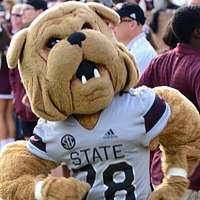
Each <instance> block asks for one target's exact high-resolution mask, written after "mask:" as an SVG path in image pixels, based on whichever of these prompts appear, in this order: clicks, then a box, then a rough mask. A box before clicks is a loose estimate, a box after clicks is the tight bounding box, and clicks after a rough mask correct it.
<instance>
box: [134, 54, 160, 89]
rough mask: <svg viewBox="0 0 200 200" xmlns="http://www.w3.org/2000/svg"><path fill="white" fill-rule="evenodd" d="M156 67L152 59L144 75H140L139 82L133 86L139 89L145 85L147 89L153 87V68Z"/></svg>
mask: <svg viewBox="0 0 200 200" xmlns="http://www.w3.org/2000/svg"><path fill="white" fill-rule="evenodd" d="M156 65H157V59H156V58H155V59H153V60H152V61H151V62H150V64H149V66H148V67H147V68H146V70H145V71H144V73H143V74H142V75H141V77H140V79H139V81H138V82H137V84H136V85H135V86H134V87H135V88H136V87H140V86H142V85H146V86H148V87H151V88H153V87H155V85H154V78H155V77H154V68H155V66H156Z"/></svg>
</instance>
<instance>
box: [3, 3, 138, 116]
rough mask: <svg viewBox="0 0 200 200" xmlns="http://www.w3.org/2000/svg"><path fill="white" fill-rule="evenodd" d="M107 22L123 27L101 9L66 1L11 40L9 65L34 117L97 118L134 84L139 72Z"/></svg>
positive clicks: (117, 20)
mask: <svg viewBox="0 0 200 200" xmlns="http://www.w3.org/2000/svg"><path fill="white" fill-rule="evenodd" d="M108 23H113V24H117V23H119V16H118V15H117V14H116V13H115V12H114V11H113V10H111V9H109V8H107V7H105V6H103V5H101V4H98V3H80V2H65V3H61V4H59V5H57V6H54V7H52V8H50V9H48V10H47V11H45V12H44V13H42V14H41V15H40V16H39V17H38V18H36V19H35V20H34V21H33V23H32V24H31V25H30V26H29V27H28V28H26V29H23V30H21V31H20V32H18V33H17V34H16V35H15V36H14V37H13V39H12V41H11V44H10V47H9V50H8V54H7V61H8V65H9V67H10V68H14V67H16V66H17V64H18V66H19V70H20V75H21V77H22V80H23V84H24V86H25V88H26V91H27V94H28V97H29V100H30V102H31V106H32V109H33V111H34V112H35V113H36V115H38V116H39V117H42V118H44V119H47V120H64V119H66V118H67V117H68V116H69V115H71V114H86V115H88V114H93V113H96V112H98V111H100V110H102V109H104V108H105V107H106V106H108V105H109V104H110V102H111V101H112V98H113V96H114V95H115V94H117V93H118V92H120V91H124V90H128V89H129V88H130V87H132V86H133V85H134V84H135V82H136V81H137V78H138V71H137V67H136V65H135V63H134V61H133V59H132V56H131V55H130V54H129V53H128V51H127V50H126V48H125V47H124V46H123V45H122V44H120V43H118V42H117V41H116V39H115V37H114V35H113V33H112V31H111V29H110V28H109V26H108Z"/></svg>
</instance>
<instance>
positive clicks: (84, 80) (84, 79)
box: [81, 75, 87, 84]
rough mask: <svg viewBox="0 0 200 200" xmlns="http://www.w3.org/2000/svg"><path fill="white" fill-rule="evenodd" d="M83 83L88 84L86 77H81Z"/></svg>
mask: <svg viewBox="0 0 200 200" xmlns="http://www.w3.org/2000/svg"><path fill="white" fill-rule="evenodd" d="M81 82H82V83H83V84H86V83H87V79H86V78H85V76H84V75H83V76H82V77H81Z"/></svg>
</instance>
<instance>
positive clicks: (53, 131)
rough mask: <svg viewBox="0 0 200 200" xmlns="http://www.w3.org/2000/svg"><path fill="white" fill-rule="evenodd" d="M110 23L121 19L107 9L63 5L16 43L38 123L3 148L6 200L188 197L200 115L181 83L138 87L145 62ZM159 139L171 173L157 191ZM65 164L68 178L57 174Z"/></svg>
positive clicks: (14, 52)
mask: <svg viewBox="0 0 200 200" xmlns="http://www.w3.org/2000/svg"><path fill="white" fill-rule="evenodd" d="M108 23H113V24H117V23H119V16H118V15H117V14H116V13H115V11H113V10H111V9H109V8H107V7H105V6H103V5H100V4H98V3H80V2H65V3H61V4H59V5H56V6H55V7H52V8H50V9H49V10H47V11H45V12H44V13H42V14H41V15H40V16H39V17H38V18H37V19H35V20H34V22H33V23H32V24H31V25H30V27H28V28H26V29H23V30H21V31H20V32H18V33H17V34H16V35H15V37H14V38H13V39H12V41H11V44H10V47H9V50H8V55H7V60H8V64H9V67H10V68H14V67H16V66H17V64H18V67H19V69H20V74H21V77H22V80H23V84H24V86H25V88H26V91H27V95H28V98H29V100H30V104H31V106H32V109H33V111H34V113H35V114H36V115H37V116H39V117H40V120H39V121H38V124H37V126H36V127H35V129H34V135H33V136H32V137H31V138H30V140H29V141H17V142H14V143H12V144H9V145H7V146H6V147H5V149H4V150H3V151H2V152H1V156H0V197H1V198H2V199H3V200H82V199H83V198H85V199H86V200H114V199H115V200H116V199H117V200H148V199H150V200H181V197H182V196H183V194H184V192H185V190H186V188H187V185H188V179H187V177H188V175H190V174H191V173H192V172H193V170H194V169H195V167H196V165H197V164H198V162H199V159H200V117H199V113H198V111H197V110H196V109H195V107H194V106H193V104H192V103H190V101H189V100H187V99H186V98H185V97H184V96H183V95H181V94H180V93H179V92H178V91H176V90H174V89H171V88H168V87H158V88H155V89H150V88H147V87H145V86H144V87H140V88H137V89H131V88H133V87H134V85H135V84H136V82H137V79H138V71H137V67H136V65H135V62H134V60H133V59H132V57H131V55H130V54H129V53H128V51H127V49H126V48H125V47H124V46H123V45H122V44H120V43H118V42H117V40H116V39H115V37H114V36H113V34H112V31H111V30H110V28H109V26H108ZM158 145H160V146H162V150H163V154H164V157H163V161H162V162H163V170H164V174H165V177H164V180H163V183H162V184H161V185H160V186H159V187H158V188H157V189H156V190H155V191H153V192H151V187H150V176H149V150H150V149H155V148H156V147H157V146H158ZM61 163H65V164H66V166H67V167H68V169H69V172H70V173H69V176H68V177H55V176H51V175H50V173H49V172H50V171H51V170H52V169H54V168H56V167H57V166H59V165H60V164H61Z"/></svg>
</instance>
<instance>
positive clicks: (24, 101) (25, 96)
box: [22, 94, 31, 107]
mask: <svg viewBox="0 0 200 200" xmlns="http://www.w3.org/2000/svg"><path fill="white" fill-rule="evenodd" d="M22 103H23V104H24V105H25V106H27V107H31V104H30V101H29V98H28V96H27V95H26V94H25V95H24V96H23V98H22Z"/></svg>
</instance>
